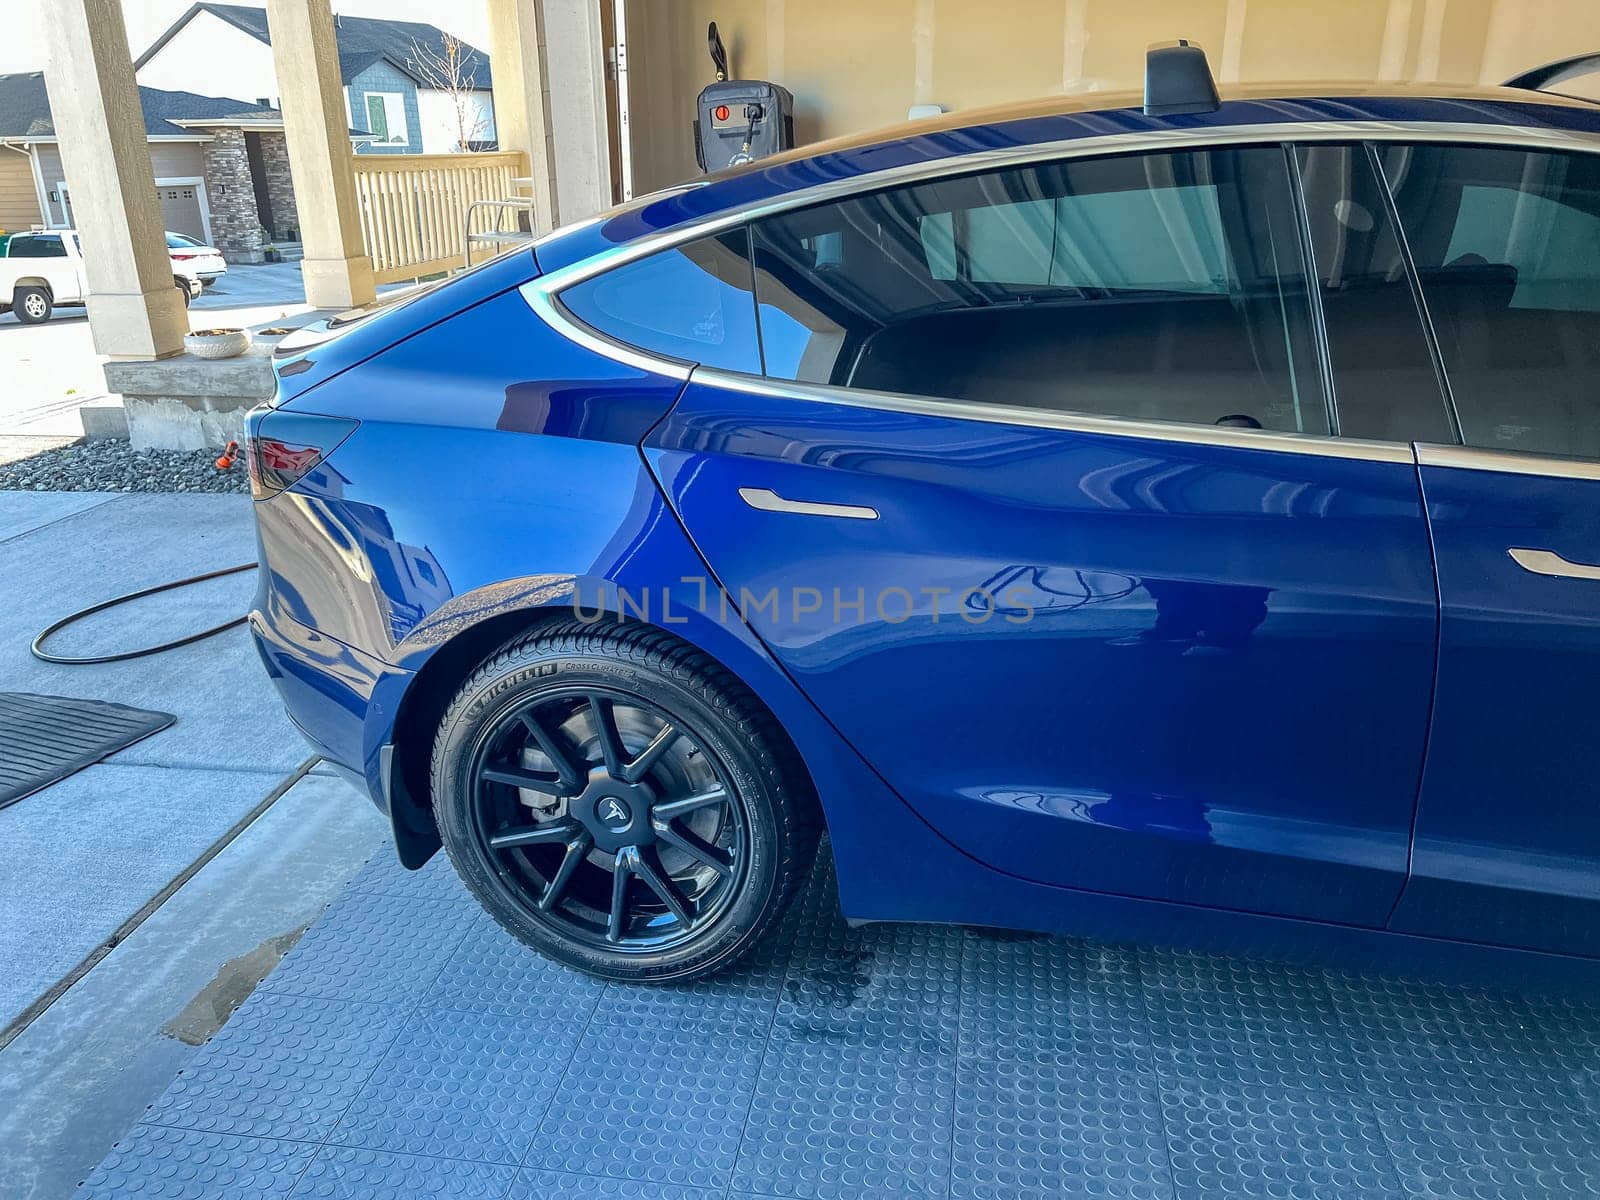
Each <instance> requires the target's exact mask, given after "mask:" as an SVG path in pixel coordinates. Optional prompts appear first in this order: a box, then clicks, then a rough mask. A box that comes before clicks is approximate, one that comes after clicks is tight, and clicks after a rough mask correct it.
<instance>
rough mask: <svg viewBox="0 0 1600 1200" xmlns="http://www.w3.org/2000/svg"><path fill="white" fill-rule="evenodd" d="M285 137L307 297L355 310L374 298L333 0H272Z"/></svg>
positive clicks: (274, 50) (269, 8) (269, 19)
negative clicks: (342, 78)
mask: <svg viewBox="0 0 1600 1200" xmlns="http://www.w3.org/2000/svg"><path fill="white" fill-rule="evenodd" d="M267 24H268V27H269V28H270V29H271V31H272V58H273V62H274V63H275V65H276V67H277V72H278V93H279V96H280V97H281V99H280V102H279V103H280V106H281V108H282V110H283V127H284V136H285V137H286V138H287V140H288V144H289V167H290V170H291V172H292V173H293V175H294V190H295V198H296V202H297V207H298V209H299V218H300V240H301V242H302V243H303V244H304V246H305V259H304V261H303V262H302V263H301V264H300V270H301V275H302V278H303V279H304V281H305V289H306V301H307V303H310V304H314V305H316V306H317V307H319V308H350V307H352V306H355V305H359V304H366V303H368V302H369V301H371V300H372V298H373V295H374V292H373V280H372V260H371V259H370V258H368V257H367V253H366V247H365V244H364V243H363V241H362V238H361V217H360V212H359V210H358V208H357V207H356V184H355V173H354V170H353V169H352V167H351V165H350V159H351V152H350V125H349V120H348V118H347V117H346V115H345V106H344V88H343V84H342V83H341V81H340V77H339V51H338V47H337V46H336V45H335V43H334V33H333V28H334V27H333V12H332V10H331V9H330V8H329V6H328V0H267Z"/></svg>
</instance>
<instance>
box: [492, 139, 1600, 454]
mask: <svg viewBox="0 0 1600 1200" xmlns="http://www.w3.org/2000/svg"><path fill="white" fill-rule="evenodd" d="M1327 141H1358V142H1451V143H1460V144H1467V145H1480V146H1481V145H1497V146H1513V147H1518V148H1522V149H1530V150H1565V151H1577V152H1580V153H1591V154H1594V153H1600V134H1590V133H1584V132H1574V131H1572V130H1551V129H1542V128H1538V127H1536V126H1527V125H1498V124H1496V125H1479V124H1475V123H1471V122H1460V121H1448V122H1445V121H1418V122H1404V121H1304V122H1283V123H1278V124H1265V125H1238V126H1234V127H1231V128H1228V129H1207V130H1204V131H1196V130H1192V129H1163V130H1148V131H1143V132H1139V133H1114V134H1103V135H1095V134H1087V135H1082V136H1079V137H1074V138H1066V139H1061V140H1057V141H1051V142H1036V143H1032V144H1030V145H1026V146H1009V147H1005V148H1003V149H996V150H978V151H974V152H972V153H971V154H959V155H951V156H948V157H945V158H938V159H930V160H927V161H924V162H918V163H907V164H905V165H902V166H898V167H886V168H884V169H882V170H879V171H868V172H864V173H862V174H860V175H852V176H850V177H849V178H848V179H837V180H829V181H828V182H826V183H819V184H813V185H812V186H810V187H807V188H800V189H797V190H796V191H793V192H787V193H785V194H784V195H782V196H774V197H772V198H771V199H768V200H764V201H762V202H760V203H758V204H749V205H745V206H743V207H740V208H736V209H731V210H729V211H727V212H722V213H716V214H714V215H712V216H709V217H703V218H701V219H699V220H697V221H691V222H688V223H685V224H682V225H675V226H673V227H672V228H671V229H667V230H663V231H661V232H660V233H653V234H646V235H645V236H643V237H640V238H636V239H634V240H633V241H631V242H626V243H623V244H622V245H619V246H615V247H612V248H610V249H607V250H603V251H601V252H599V253H598V254H595V255H593V256H591V257H590V258H587V259H584V260H583V261H581V262H576V263H573V264H571V265H570V266H566V267H563V268H561V269H560V270H557V271H553V272H551V273H550V274H548V275H541V276H539V277H538V278H536V279H533V280H531V281H529V282H528V283H526V284H523V285H522V288H521V292H522V295H523V298H524V299H525V300H526V301H527V302H528V305H529V306H530V307H531V308H532V309H533V311H534V312H535V313H536V314H538V316H539V317H540V319H542V320H543V321H544V322H545V323H546V324H547V325H549V326H551V327H552V328H553V329H555V330H556V331H557V332H558V333H560V334H562V335H563V336H565V337H567V338H570V339H571V340H572V341H575V342H577V343H579V344H580V345H582V346H584V347H586V348H587V349H589V350H592V351H594V352H595V353H596V354H599V355H601V356H602V357H605V358H609V359H612V360H613V361H616V362H619V363H622V364H623V365H625V366H629V367H633V368H635V369H637V370H641V371H647V372H650V373H653V374H656V375H663V376H666V377H667V378H670V379H676V380H680V381H687V380H688V379H689V378H690V376H691V375H695V376H697V377H700V378H704V379H706V380H708V381H716V382H717V383H719V384H720V385H721V386H725V387H737V388H742V389H744V390H747V391H754V392H756V393H757V394H762V395H774V396H794V395H806V396H810V397H811V398H814V399H819V400H823V401H826V402H829V403H836V404H847V405H851V406H853V407H857V408H886V409H889V410H890V411H896V412H915V413H920V414H923V415H938V416H947V417H957V418H961V419H965V420H989V421H994V422H996V423H1000V424H1012V425H1034V426H1039V427H1043V428H1051V429H1068V430H1073V431H1077V432H1085V433H1105V434H1111V435H1117V436H1123V437H1137V438H1148V439H1156V440H1160V441H1175V442H1190V443H1194V444H1198V445H1227V446H1246V447H1253V448H1256V449H1279V450H1283V451H1286V452H1288V453H1293V454H1312V455H1320V456H1322V457H1325V458H1354V459H1367V460H1371V461H1379V462H1414V461H1416V458H1415V452H1414V451H1413V449H1412V446H1411V444H1410V443H1409V442H1377V441H1365V440H1362V439H1356V438H1340V437H1338V436H1337V435H1333V434H1328V435H1303V434H1286V433H1275V432H1268V431H1265V430H1261V431H1256V430H1249V431H1243V430H1237V429H1229V428H1226V427H1221V428H1219V427H1213V426H1207V425H1184V424H1180V423H1178V422H1173V423H1171V424H1170V425H1169V424H1166V423H1161V422H1140V421H1134V420H1125V419H1123V418H1119V417H1091V416H1086V415H1085V416H1078V415H1074V414H1072V413H1057V412H1052V411H1046V410H1042V409H1031V408H1016V407H1010V406H1002V405H982V404H973V403H971V402H968V401H961V400H947V399H938V398H932V397H921V396H901V395H897V394H892V393H887V392H870V391H865V390H861V389H846V388H834V387H829V386H825V385H815V384H800V383H792V381H789V380H781V381H779V382H781V383H783V384H785V385H786V386H785V388H783V389H781V390H780V389H777V388H773V387H770V386H766V385H767V383H768V381H767V379H766V378H765V377H760V378H758V377H755V376H746V375H739V374H736V373H734V372H729V371H722V370H718V369H715V368H706V367H697V366H696V365H695V364H693V363H688V362H683V361H680V360H676V359H668V358H661V357H658V356H656V355H653V354H648V353H646V352H645V351H642V350H639V349H637V348H635V347H633V346H628V345H625V344H623V343H621V342H618V341H614V340H613V339H611V338H609V337H607V336H605V335H604V334H601V333H600V332H598V331H596V330H594V329H591V328H589V327H588V326H587V325H584V324H583V323H582V322H581V321H579V320H578V319H577V318H576V317H574V316H572V315H571V314H570V313H568V312H567V311H566V310H565V309H564V308H563V307H562V306H561V305H560V303H559V302H558V300H557V297H558V295H559V294H560V293H561V292H562V291H563V290H564V289H566V288H568V287H571V286H573V285H574V284H578V283H582V282H584V281H585V280H587V279H592V278H594V277H595V276H596V275H602V274H604V273H605V272H607V271H610V270H614V269H615V268H617V267H621V266H625V265H626V264H628V263H630V262H634V261H635V260H637V259H640V258H644V257H647V256H648V255H651V254H655V253H656V252H658V251H661V250H669V249H671V248H672V247H674V246H678V245H682V244H683V243H685V242H691V241H694V240H695V239H696V238H701V237H705V236H708V235H710V234H714V233H719V232H721V231H722V230H725V229H729V228H732V227H733V226H736V225H742V224H745V223H747V222H751V221H758V220H761V219H762V218H765V217H769V216H773V215H775V214H777V213H781V212H787V211H789V210H791V209H796V208H806V207H809V206H810V205H813V204H822V203H826V202H827V201H829V200H837V199H842V198H845V197H849V196H852V195H857V194H860V193H865V192H874V191H879V190H881V189H883V188H889V187H896V186H900V185H903V184H909V183H919V182H924V181H927V180H934V179H943V178H949V177H953V176H959V175H968V174H972V173H974V172H979V171H989V170H1000V169H1004V168H1006V167H1019V166H1026V165H1028V164H1030V163H1036V162H1047V161H1058V160H1062V159H1071V158H1095V157H1100V156H1102V155H1106V154H1123V153H1126V154H1137V153H1149V152H1160V151H1164V150H1177V149H1183V150H1205V149H1212V148H1215V147H1218V146H1230V145H1240V144H1248V143H1267V144H1274V145H1282V144H1285V143H1289V144H1294V143H1300V142H1327ZM599 219H600V218H594V219H593V220H596V221H598V220H599ZM868 399H870V401H871V402H870V403H867V402H864V400H868ZM1002 414H1005V415H1002ZM1438 449H1448V448H1447V447H1439V448H1438ZM1452 465H1456V464H1452ZM1477 469H1480V470H1486V469H1493V468H1484V467H1479V468H1477ZM1524 473H1526V474H1544V473H1547V472H1537V471H1525V472H1524ZM1579 477H1584V478H1587V476H1579ZM1596 477H1597V478H1600V474H1597V475H1596Z"/></svg>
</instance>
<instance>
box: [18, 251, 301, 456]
mask: <svg viewBox="0 0 1600 1200" xmlns="http://www.w3.org/2000/svg"><path fill="white" fill-rule="evenodd" d="M310 311H311V306H310V305H308V304H307V303H306V302H305V292H304V290H303V287H302V285H301V279H300V264H299V263H297V262H289V263H263V264H260V265H258V266H231V267H229V268H228V273H227V274H226V275H224V276H223V277H222V278H221V279H219V280H218V281H217V282H216V283H214V284H212V285H211V286H210V287H209V288H207V289H206V290H205V292H204V293H202V294H201V295H200V297H199V298H198V299H196V300H195V301H194V302H193V303H192V304H191V305H190V306H189V314H190V316H189V322H190V327H191V328H194V329H202V328H206V327H209V326H216V325H240V326H245V325H260V324H262V323H264V322H267V321H276V320H278V319H279V318H280V317H292V316H295V315H297V314H299V313H305V312H310ZM103 362H105V358H104V356H103V355H100V354H97V353H96V352H95V348H94V341H93V338H92V337H91V336H90V333H89V318H88V316H87V315H86V313H85V310H84V309H81V308H64V309H60V310H58V311H57V312H56V314H55V315H54V316H52V317H51V318H50V320H49V321H47V322H45V323H44V324H43V325H23V324H21V323H20V322H19V321H18V320H17V318H16V317H15V316H14V315H13V314H11V313H6V314H4V315H0V379H4V380H5V382H6V386H5V387H4V388H3V389H0V433H7V434H23V435H30V436H51V435H57V436H73V437H75V436H77V435H79V434H81V433H82V432H83V429H82V426H81V424H80V423H79V420H78V415H77V410H78V406H79V405H81V404H83V403H84V402H85V401H87V400H91V399H94V398H95V397H97V396H103V395H105V391H106V381H105V377H104V375H102V374H101V370H100V367H101V364H102V363H103Z"/></svg>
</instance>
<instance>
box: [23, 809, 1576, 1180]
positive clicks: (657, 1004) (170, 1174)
mask: <svg viewBox="0 0 1600 1200" xmlns="http://www.w3.org/2000/svg"><path fill="white" fill-rule="evenodd" d="M350 802H351V803H352V804H356V803H362V801H360V800H358V799H356V798H355V797H352V798H351V801H350ZM777 934H778V936H776V937H775V938H773V939H771V940H770V941H769V942H767V943H766V944H764V945H763V946H761V947H760V948H759V949H758V950H757V951H756V953H755V954H754V955H753V957H751V958H750V959H747V960H745V961H744V962H742V963H741V964H740V965H739V966H738V967H737V968H736V969H734V970H732V971H730V972H728V973H727V974H725V975H721V976H718V977H717V978H715V979H711V980H707V981H705V982H702V983H697V984H690V985H678V986H675V987H654V988H651V987H627V986H624V985H619V984H612V985H609V986H608V985H606V984H604V983H601V982H599V981H597V980H594V979H590V978H587V977H585V976H582V975H576V974H573V973H572V972H570V971H565V970H563V969H561V968H560V967H557V966H555V965H553V964H551V963H549V962H546V961H545V960H544V959H541V958H539V957H537V956H536V955H534V954H533V953H532V952H530V951H529V950H528V949H527V948H526V947H524V946H523V945H522V944H521V943H519V942H516V941H514V940H512V938H511V937H510V936H509V935H507V934H506V933H505V932H503V931H502V930H501V929H500V927H499V926H497V925H496V924H495V923H494V922H493V921H491V920H489V918H488V917H486V916H484V915H483V913H482V912H481V911H480V910H479V909H478V907H477V905H476V904H474V903H473V902H472V900H471V899H470V898H469V897H468V896H467V895H466V893H465V892H464V890H463V889H462V887H461V885H460V884H459V883H458V882H457V881H456V878H455V876H454V875H453V874H452V873H451V871H450V865H449V863H448V862H447V861H446V859H445V856H444V855H443V854H440V855H438V856H437V857H435V858H434V859H433V861H432V862H430V863H429V864H428V865H427V866H426V867H425V868H423V869H422V870H421V871H418V872H416V873H411V872H407V871H404V870H402V869H401V868H400V866H399V865H398V864H397V863H395V862H394V860H393V857H392V853H388V854H386V853H380V854H379V855H378V856H377V857H375V858H374V859H373V860H372V862H371V863H370V864H369V865H368V866H367V867H366V868H365V869H364V870H363V871H362V872H361V873H360V874H359V875H358V876H357V877H356V878H355V880H354V881H353V882H352V883H351V885H350V887H349V889H348V890H347V891H345V892H344V893H343V894H342V895H341V896H340V897H339V898H338V899H337V900H335V901H334V903H333V905H332V906H331V907H330V908H329V909H328V911H327V913H326V915H325V916H323V917H322V918H321V919H320V920H318V921H317V922H316V923H315V924H314V925H312V926H311V928H310V929H309V930H308V931H307V932H306V934H305V936H304V937H303V938H301V940H300V942H299V944H298V945H297V946H296V947H295V948H294V949H293V950H292V951H290V952H289V954H288V955H286V956H285V957H284V959H283V962H282V963H281V964H280V965H279V966H278V968H277V969H276V970H275V971H274V972H273V973H272V974H270V975H268V976H267V977H266V979H265V980H264V981H262V983H261V986H260V987H259V988H257V990H256V992H255V994H254V995H252V996H251V997H250V998H249V1000H248V1001H246V1002H245V1004H244V1005H243V1007H241V1008H240V1009H239V1011H238V1012H236V1013H235V1014H234V1015H233V1017H232V1018H231V1019H230V1020H229V1021H228V1023H227V1024H226V1025H225V1026H223V1028H222V1029H221V1030H220V1031H218V1033H217V1034H216V1035H215V1036H214V1037H213V1038H212V1039H211V1040H210V1042H208V1043H207V1044H206V1045H205V1046H204V1047H202V1048H200V1049H198V1050H196V1051H195V1052H194V1053H193V1055H192V1056H190V1057H189V1058H187V1059H186V1060H185V1061H184V1064H183V1067H182V1069H181V1071H180V1072H179V1074H178V1075H177V1077H176V1079H175V1080H174V1081H173V1083H172V1085H171V1087H169V1088H168V1089H167V1091H166V1093H165V1094H164V1095H163V1096H161V1097H159V1098H158V1099H157V1100H156V1101H155V1102H154V1104H152V1105H151V1107H150V1108H149V1109H147V1110H146V1111H145V1112H144V1113H143V1114H142V1116H141V1118H140V1121H139V1123H138V1124H136V1125H135V1126H134V1127H133V1128H132V1129H130V1130H129V1131H128V1132H127V1133H125V1134H124V1135H123V1137H122V1139H121V1140H120V1142H119V1143H118V1144H117V1146H116V1147H115V1148H114V1149H113V1150H112V1151H111V1153H110V1154H109V1155H108V1156H107V1157H106V1158H105V1160H104V1161H103V1162H102V1163H101V1164H100V1166H99V1167H98V1169H96V1170H95V1171H94V1172H93V1173H92V1175H91V1176H90V1178H89V1179H88V1180H87V1181H86V1182H85V1184H84V1186H83V1188H82V1189H81V1191H80V1192H79V1198H80V1200H83V1198H93V1200H101V1198H102V1197H104V1198H108V1200H119V1198H128V1197H141V1198H143V1197H156V1196H159V1197H162V1198H163V1200H190V1198H192V1200H214V1198H215V1197H219V1196H228V1197H232V1196H246V1195H248V1196H275V1197H277V1196H290V1197H292V1198H293V1200H301V1198H303V1197H339V1198H340V1200H412V1198H413V1197H420V1196H440V1197H444V1196H448V1197H453V1198H457V1200H465V1198H473V1200H550V1198H553V1197H560V1198H561V1200H878V1198H880V1197H884V1198H892V1200H1061V1198H1063V1197H1070V1198H1072V1200H1546V1198H1548V1200H1573V1198H1574V1197H1579V1196H1589V1197H1597V1196H1600V1002H1597V1001H1596V1000H1593V999H1590V998H1588V997H1585V996H1582V995H1577V996H1573V995H1566V994H1560V993H1556V994H1532V995H1522V994H1518V993H1515V992H1510V991H1491V990H1485V989H1481V988H1469V987H1456V986H1449V985H1445V984H1437V983H1427V982H1418V981H1413V980H1407V979H1403V978H1386V977H1380V976H1373V975H1361V974H1355V973H1349V972H1344V971H1338V970H1316V969H1306V968H1304V967H1295V966H1285V965H1282V964H1278V963H1271V962H1262V961H1256V960H1251V959H1243V958H1229V957H1225V956H1218V955H1206V954H1194V953H1188V952H1185V951H1179V950H1170V949H1163V948H1161V947H1155V946H1132V947H1130V946H1112V945H1105V944H1102V943H1097V942H1089V941H1076V940H1055V939H1050V938H1036V937H1026V936H1015V935H1010V934H996V933H992V932H984V931H978V930H962V929H951V928H937V927H930V926H914V925H882V926H868V927H865V928H860V929H851V928H850V927H849V926H847V925H846V924H845V922H844V921H843V920H842V919H841V918H840V916H839V912H838V907H837V902H836V899H835V891H834V881H833V873H832V870H831V868H830V864H829V860H828V855H827V852H826V851H824V853H823V855H822V856H821V858H820V859H819V861H818V864H817V868H816V870H815V871H814V872H813V874H812V877H811V879H810V881H809V884H808V886H807V888H806V890H805V893H804V894H803V895H802V896H801V897H800V902H799V903H798V904H796V905H795V907H794V908H793V909H792V910H791V911H790V912H789V913H788V914H787V916H786V917H785V919H784V920H783V922H782V925H781V927H780V928H779V929H778V931H777ZM8 1165H9V1164H8Z"/></svg>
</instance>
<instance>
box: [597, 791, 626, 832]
mask: <svg viewBox="0 0 1600 1200" xmlns="http://www.w3.org/2000/svg"><path fill="white" fill-rule="evenodd" d="M600 819H601V820H602V821H604V822H605V823H606V826H607V827H608V828H611V829H623V828H626V826H627V824H628V822H630V821H632V820H633V814H632V813H630V812H629V811H628V806H627V805H626V804H624V803H623V802H622V801H621V800H618V799H617V798H616V797H615V796H607V797H606V798H605V799H604V800H602V801H601V802H600Z"/></svg>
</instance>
